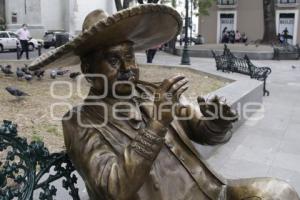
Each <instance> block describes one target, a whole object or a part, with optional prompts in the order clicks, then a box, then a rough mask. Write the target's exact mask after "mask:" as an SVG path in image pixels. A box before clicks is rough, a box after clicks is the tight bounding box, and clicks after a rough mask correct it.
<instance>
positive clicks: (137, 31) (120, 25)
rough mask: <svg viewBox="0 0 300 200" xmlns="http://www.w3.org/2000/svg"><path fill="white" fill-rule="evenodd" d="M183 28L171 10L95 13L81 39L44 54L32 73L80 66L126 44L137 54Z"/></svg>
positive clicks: (153, 7) (142, 8) (145, 8)
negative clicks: (90, 57) (84, 58)
mask: <svg viewBox="0 0 300 200" xmlns="http://www.w3.org/2000/svg"><path fill="white" fill-rule="evenodd" d="M181 28H182V20H181V17H180V15H179V13H178V12H177V11H176V10H174V9H173V8H171V7H169V6H164V5H157V4H145V5H140V6H137V7H133V8H129V9H125V10H122V11H120V12H117V13H115V14H113V15H112V16H107V15H106V14H105V12H103V11H101V10H95V11H93V12H91V13H90V14H88V16H87V17H86V19H85V21H84V23H83V31H82V33H81V34H80V35H79V36H77V37H76V38H75V39H74V40H72V41H70V42H68V43H67V44H65V45H63V46H61V47H59V48H56V49H54V50H51V51H48V52H47V53H44V54H43V55H41V56H40V57H38V58H37V59H36V60H34V61H33V62H32V63H31V64H30V66H29V69H30V70H37V69H40V68H44V67H46V68H50V67H56V68H58V67H64V66H69V65H74V64H78V63H80V56H84V55H87V54H88V53H90V52H92V51H93V50H97V49H101V48H105V47H108V46H113V45H118V44H120V43H123V42H132V43H133V47H134V49H135V50H145V49H149V48H152V47H155V46H158V45H161V44H163V43H166V42H168V41H169V40H171V39H172V38H174V37H175V36H176V35H177V34H179V32H180V30H181Z"/></svg>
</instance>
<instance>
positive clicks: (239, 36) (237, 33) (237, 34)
mask: <svg viewBox="0 0 300 200" xmlns="http://www.w3.org/2000/svg"><path fill="white" fill-rule="evenodd" d="M241 37H242V36H241V33H240V32H239V31H238V30H237V31H236V33H235V42H237V43H239V42H241Z"/></svg>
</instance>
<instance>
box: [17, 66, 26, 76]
mask: <svg viewBox="0 0 300 200" xmlns="http://www.w3.org/2000/svg"><path fill="white" fill-rule="evenodd" d="M16 74H17V77H18V78H22V77H23V76H24V72H23V71H22V70H21V69H20V68H19V67H18V68H17V71H16Z"/></svg>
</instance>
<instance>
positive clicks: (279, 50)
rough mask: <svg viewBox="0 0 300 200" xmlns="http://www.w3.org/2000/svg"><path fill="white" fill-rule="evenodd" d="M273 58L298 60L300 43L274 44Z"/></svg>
mask: <svg viewBox="0 0 300 200" xmlns="http://www.w3.org/2000/svg"><path fill="white" fill-rule="evenodd" d="M273 49H274V56H273V60H298V59H299V58H300V47H299V45H298V44H297V45H295V46H293V45H289V44H287V45H281V46H274V47H273Z"/></svg>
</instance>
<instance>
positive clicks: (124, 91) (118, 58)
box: [89, 43, 139, 96]
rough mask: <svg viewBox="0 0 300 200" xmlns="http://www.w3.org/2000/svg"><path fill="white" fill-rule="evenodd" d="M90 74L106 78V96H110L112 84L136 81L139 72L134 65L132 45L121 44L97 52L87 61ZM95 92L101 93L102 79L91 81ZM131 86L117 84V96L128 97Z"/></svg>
mask: <svg viewBox="0 0 300 200" xmlns="http://www.w3.org/2000/svg"><path fill="white" fill-rule="evenodd" d="M89 64H90V67H92V73H94V74H102V75H104V76H106V78H107V81H108V85H107V87H108V88H107V89H108V95H110V96H111V95H112V94H113V93H112V90H113V84H114V83H118V82H120V81H129V80H130V79H132V78H135V79H138V75H139V71H138V67H137V65H136V63H135V55H134V50H133V45H132V44H131V43H123V44H120V45H117V46H112V47H109V48H106V49H102V50H99V51H98V52H96V53H95V54H94V55H92V57H91V59H89ZM92 84H93V87H94V88H95V89H96V90H99V91H103V89H104V88H103V85H105V84H104V83H103V79H102V78H95V79H94V80H93V81H92ZM132 89H133V88H132V85H129V84H128V83H119V84H117V86H116V87H115V92H116V94H118V95H130V94H131V92H132Z"/></svg>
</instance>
